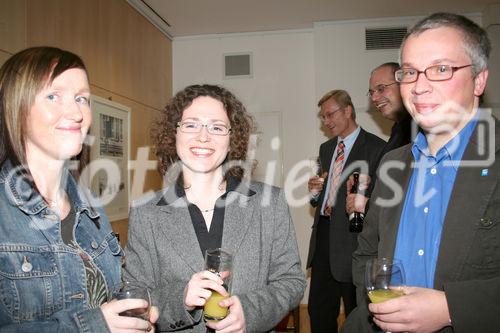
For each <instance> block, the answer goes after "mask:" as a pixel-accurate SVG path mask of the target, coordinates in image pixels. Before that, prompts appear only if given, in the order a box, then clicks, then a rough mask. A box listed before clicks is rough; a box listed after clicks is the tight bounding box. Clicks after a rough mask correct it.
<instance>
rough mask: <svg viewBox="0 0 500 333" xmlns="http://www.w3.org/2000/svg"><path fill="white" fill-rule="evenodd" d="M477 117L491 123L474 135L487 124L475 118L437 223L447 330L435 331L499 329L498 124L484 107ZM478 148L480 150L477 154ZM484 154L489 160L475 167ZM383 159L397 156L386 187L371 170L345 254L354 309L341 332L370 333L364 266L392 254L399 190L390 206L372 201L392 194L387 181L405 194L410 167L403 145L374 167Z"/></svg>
mask: <svg viewBox="0 0 500 333" xmlns="http://www.w3.org/2000/svg"><path fill="white" fill-rule="evenodd" d="M482 116H483V117H485V118H486V119H489V123H490V125H489V126H491V127H490V128H489V129H486V133H487V135H486V138H485V137H484V135H481V136H480V135H478V133H481V131H484V130H485V128H487V126H486V125H484V123H483V122H481V123H480V124H478V125H477V126H476V129H475V131H474V133H473V134H472V136H471V139H470V141H469V144H468V145H467V148H466V150H465V152H464V155H463V157H462V162H461V165H460V167H459V169H458V172H457V176H456V179H455V185H454V187H453V190H452V194H451V197H450V202H449V204H448V211H447V214H446V217H445V221H444V224H443V231H442V237H441V244H440V247H439V256H438V261H437V267H436V273H435V280H434V285H435V286H434V288H435V289H438V290H444V292H445V294H446V298H447V302H448V307H449V311H450V315H451V320H452V323H453V330H452V329H451V328H444V329H442V330H441V331H439V332H443V333H444V332H454V333H471V332H482V333H487V332H491V333H493V332H499V331H500V325H499V324H498V314H499V313H500V297H499V296H500V124H499V122H498V120H496V119H495V118H493V117H491V116H489V115H487V114H486V112H483V115H482ZM493 141H494V142H493ZM485 147H486V148H485ZM482 149H486V150H485V153H484V154H482ZM485 156H486V157H488V158H490V160H489V161H487V162H491V163H490V164H488V163H483V164H482V165H478V163H477V162H480V161H483V162H484V160H485ZM388 160H394V161H399V164H400V165H399V167H397V168H393V169H391V171H390V172H389V176H390V177H391V178H392V182H393V183H392V184H390V182H389V183H388V182H387V181H384V177H382V178H381V176H380V175H379V180H378V182H377V184H376V185H375V189H374V192H373V195H372V199H371V200H372V205H371V207H370V211H369V213H368V214H367V216H366V219H365V226H364V229H363V232H362V233H361V234H360V237H359V248H358V249H357V250H356V251H355V253H354V256H353V278H354V283H355V284H356V287H357V293H358V297H357V298H358V308H356V309H355V310H354V311H353V312H352V313H351V314H350V315H349V318H348V320H347V322H346V325H345V328H344V332H346V333H347V332H349V333H365V332H372V330H371V329H370V326H369V325H368V322H369V313H368V309H367V304H366V297H365V294H366V291H365V287H364V271H365V263H366V261H367V260H368V259H370V258H372V257H377V256H379V257H392V256H393V255H394V250H395V246H396V237H397V233H398V228H399V222H400V217H401V211H402V209H403V205H404V195H403V198H402V200H399V201H398V203H397V204H396V205H392V206H390V207H382V205H381V204H380V202H379V203H377V200H378V199H380V198H383V199H390V198H392V197H394V195H395V194H394V193H395V192H394V191H393V189H392V188H391V186H392V187H393V185H394V184H395V183H397V184H400V185H401V186H402V193H400V195H401V194H404V193H406V190H407V188H408V184H409V181H410V177H411V174H412V171H413V170H412V168H411V163H412V162H413V155H412V153H411V145H407V146H404V147H401V148H399V149H396V150H393V151H391V152H389V153H388V154H387V155H385V156H384V158H383V159H382V162H381V163H380V165H381V167H382V166H383V165H384V162H385V161H388ZM464 161H467V162H464ZM471 162H472V165H466V163H468V164H471ZM485 164H487V165H485ZM394 182H395V183H394ZM400 189H401V188H400ZM374 332H376V331H375V330H374Z"/></svg>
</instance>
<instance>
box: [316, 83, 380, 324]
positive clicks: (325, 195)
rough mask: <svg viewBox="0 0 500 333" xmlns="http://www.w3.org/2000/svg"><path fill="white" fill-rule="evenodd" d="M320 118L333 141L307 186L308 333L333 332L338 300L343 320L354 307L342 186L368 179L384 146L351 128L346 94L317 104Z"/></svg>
mask: <svg viewBox="0 0 500 333" xmlns="http://www.w3.org/2000/svg"><path fill="white" fill-rule="evenodd" d="M318 106H319V107H320V113H319V116H320V118H321V120H322V122H323V125H324V126H325V128H326V129H327V130H328V131H329V132H330V134H331V135H332V137H333V139H330V140H328V141H327V142H325V143H323V144H322V145H321V147H320V153H319V156H320V160H321V161H320V162H321V170H322V177H319V176H315V177H312V178H311V179H310V180H309V184H308V185H309V191H310V192H311V194H312V197H313V198H312V200H311V204H312V205H313V206H314V207H317V209H316V214H315V217H314V225H313V230H312V235H311V241H310V247H309V256H308V260H307V266H308V267H311V288H310V292H309V306H308V309H309V316H310V318H311V331H312V332H313V333H319V332H336V330H337V316H338V314H339V311H340V299H341V298H342V299H343V302H344V308H345V313H346V315H347V314H348V313H349V312H350V311H351V310H352V309H353V308H354V307H355V306H356V290H355V287H354V285H353V283H352V273H351V271H352V269H351V268H352V266H351V262H352V260H351V256H352V252H353V251H354V250H355V249H356V246H357V236H358V234H357V233H351V232H349V224H348V217H347V213H346V211H345V199H346V195H347V192H346V185H345V180H346V179H347V177H348V175H349V174H350V173H352V172H353V171H354V170H355V169H358V170H360V171H362V172H364V173H369V174H372V173H373V172H374V171H375V169H376V167H377V164H378V161H379V159H380V156H381V152H382V149H383V148H384V146H385V141H383V140H382V139H380V138H379V137H377V136H375V135H373V134H371V133H368V132H366V131H365V130H363V129H362V128H361V127H359V126H358V125H357V124H356V114H355V111H354V106H353V104H352V101H351V98H350V96H349V94H348V93H347V92H346V91H344V90H332V91H330V92H328V93H327V94H325V95H324V96H323V97H322V98H321V100H320V101H319V103H318Z"/></svg>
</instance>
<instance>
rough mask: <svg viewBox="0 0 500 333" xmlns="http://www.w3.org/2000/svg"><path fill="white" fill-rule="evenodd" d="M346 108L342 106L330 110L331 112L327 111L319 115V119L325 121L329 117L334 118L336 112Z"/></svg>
mask: <svg viewBox="0 0 500 333" xmlns="http://www.w3.org/2000/svg"><path fill="white" fill-rule="evenodd" d="M344 109H345V108H343V107H340V108H338V109H335V110H333V111H330V112H325V114H320V115H319V119H321V121H322V122H325V121H326V120H327V119H328V120H329V119H332V118H333V115H334V114H335V113H337V112H338V111H340V110H344Z"/></svg>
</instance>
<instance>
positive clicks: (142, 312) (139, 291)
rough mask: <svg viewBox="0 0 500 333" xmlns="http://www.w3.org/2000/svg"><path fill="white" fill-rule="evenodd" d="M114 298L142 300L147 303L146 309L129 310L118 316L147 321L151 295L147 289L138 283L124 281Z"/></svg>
mask: <svg viewBox="0 0 500 333" xmlns="http://www.w3.org/2000/svg"><path fill="white" fill-rule="evenodd" d="M114 298H116V299H117V300H121V299H129V298H137V299H143V300H145V301H146V302H148V306H147V307H146V308H137V309H129V310H126V311H123V312H121V313H120V316H125V317H135V318H140V319H144V320H148V321H149V312H150V310H151V293H150V291H149V288H147V287H146V286H144V285H142V284H141V283H139V282H132V281H124V282H122V284H121V288H120V291H118V292H117V293H116V294H115V295H114Z"/></svg>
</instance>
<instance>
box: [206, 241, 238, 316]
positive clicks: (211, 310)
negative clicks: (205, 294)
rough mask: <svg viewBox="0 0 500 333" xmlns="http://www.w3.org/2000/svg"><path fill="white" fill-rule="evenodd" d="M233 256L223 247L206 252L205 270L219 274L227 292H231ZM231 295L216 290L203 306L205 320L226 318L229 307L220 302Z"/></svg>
mask: <svg viewBox="0 0 500 333" xmlns="http://www.w3.org/2000/svg"><path fill="white" fill-rule="evenodd" d="M232 265H233V258H232V255H231V254H230V253H228V252H227V251H224V250H222V249H211V250H207V251H206V253H205V270H207V271H209V272H212V273H215V274H217V275H218V276H219V277H220V278H221V279H222V280H223V285H222V286H223V287H224V288H225V289H226V291H227V293H228V294H230V292H231V278H232V276H231V275H232ZM227 297H229V295H228V296H223V295H221V294H219V293H218V292H216V291H212V295H211V296H210V297H209V298H208V299H207V302H206V303H205V306H204V307H203V310H204V313H203V317H204V318H205V321H219V320H222V319H224V318H226V316H227V313H228V308H227V307H222V306H220V305H219V302H220V301H222V300H223V299H225V298H227Z"/></svg>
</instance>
